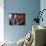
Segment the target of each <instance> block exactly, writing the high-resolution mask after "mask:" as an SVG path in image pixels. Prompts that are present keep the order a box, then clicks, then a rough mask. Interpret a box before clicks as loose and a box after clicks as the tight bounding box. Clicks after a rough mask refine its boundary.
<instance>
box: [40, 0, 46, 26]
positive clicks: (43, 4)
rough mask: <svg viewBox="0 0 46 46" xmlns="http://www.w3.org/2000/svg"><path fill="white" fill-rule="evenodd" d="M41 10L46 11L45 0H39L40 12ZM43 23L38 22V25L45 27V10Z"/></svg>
mask: <svg viewBox="0 0 46 46" xmlns="http://www.w3.org/2000/svg"><path fill="white" fill-rule="evenodd" d="M43 9H46V0H41V1H40V10H41V11H42V10H43ZM42 17H43V22H42V21H41V22H40V25H43V26H46V10H45V11H44V12H43V15H42Z"/></svg>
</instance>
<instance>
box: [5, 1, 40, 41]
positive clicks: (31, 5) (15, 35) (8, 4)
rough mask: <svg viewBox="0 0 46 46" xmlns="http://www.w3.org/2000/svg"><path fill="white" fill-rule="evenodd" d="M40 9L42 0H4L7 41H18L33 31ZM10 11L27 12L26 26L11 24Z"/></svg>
mask: <svg viewBox="0 0 46 46" xmlns="http://www.w3.org/2000/svg"><path fill="white" fill-rule="evenodd" d="M39 10H40V0H4V35H5V37H4V38H5V40H7V41H18V40H19V39H20V38H22V37H24V36H25V35H26V34H27V33H28V32H29V31H31V28H32V25H35V24H36V23H35V22H33V19H34V17H36V16H37V15H36V14H35V13H36V12H37V11H39ZM10 12H15V13H17V12H25V13H26V24H25V26H19V25H14V26H10V25H9V13H10Z"/></svg>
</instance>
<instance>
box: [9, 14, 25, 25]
mask: <svg viewBox="0 0 46 46" xmlns="http://www.w3.org/2000/svg"><path fill="white" fill-rule="evenodd" d="M9 25H25V13H10V14H9Z"/></svg>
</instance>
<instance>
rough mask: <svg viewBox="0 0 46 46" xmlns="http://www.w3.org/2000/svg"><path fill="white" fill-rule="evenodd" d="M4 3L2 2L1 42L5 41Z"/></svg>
mask: <svg viewBox="0 0 46 46" xmlns="http://www.w3.org/2000/svg"><path fill="white" fill-rule="evenodd" d="M3 6H4V3H3V0H0V42H2V41H4V8H3Z"/></svg>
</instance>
